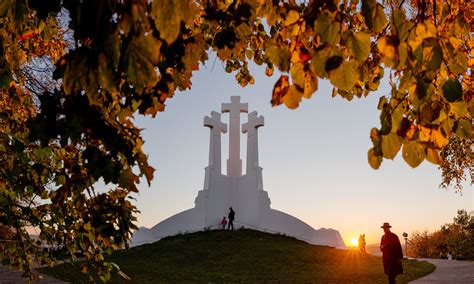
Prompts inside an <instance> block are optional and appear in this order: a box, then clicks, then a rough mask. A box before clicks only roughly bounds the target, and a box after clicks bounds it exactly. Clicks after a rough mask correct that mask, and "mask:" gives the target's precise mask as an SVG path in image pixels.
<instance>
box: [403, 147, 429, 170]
mask: <svg viewBox="0 0 474 284" xmlns="http://www.w3.org/2000/svg"><path fill="white" fill-rule="evenodd" d="M425 148H426V146H425V145H423V144H421V143H418V142H417V141H409V142H407V143H406V144H405V145H403V150H402V152H403V159H404V160H405V162H407V164H408V165H410V166H411V167H412V168H416V167H418V166H419V165H420V164H421V162H423V160H424V159H425V157H426V153H425V150H426V149H425Z"/></svg>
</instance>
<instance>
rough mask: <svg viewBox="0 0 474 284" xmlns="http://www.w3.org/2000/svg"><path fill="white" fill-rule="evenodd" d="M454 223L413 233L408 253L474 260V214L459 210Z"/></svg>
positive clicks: (409, 241) (420, 255)
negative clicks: (435, 229)
mask: <svg viewBox="0 0 474 284" xmlns="http://www.w3.org/2000/svg"><path fill="white" fill-rule="evenodd" d="M453 221H454V222H453V223H449V224H445V225H443V226H441V229H440V230H437V231H435V232H433V233H429V232H428V231H423V232H416V233H413V234H412V235H411V236H410V237H409V240H408V255H409V256H411V257H419V258H421V257H429V258H447V255H448V253H449V254H451V255H452V257H453V259H458V260H474V216H472V212H471V215H469V214H468V213H467V211H466V210H458V214H457V216H456V217H454V218H453Z"/></svg>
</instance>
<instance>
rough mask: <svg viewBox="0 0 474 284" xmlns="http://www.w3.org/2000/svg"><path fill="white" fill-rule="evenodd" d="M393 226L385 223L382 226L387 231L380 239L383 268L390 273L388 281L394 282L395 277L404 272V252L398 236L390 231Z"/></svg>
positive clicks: (392, 283)
mask: <svg viewBox="0 0 474 284" xmlns="http://www.w3.org/2000/svg"><path fill="white" fill-rule="evenodd" d="M391 227H392V226H390V224H389V223H383V226H382V227H380V228H382V229H383V231H384V233H385V234H384V235H383V236H382V240H381V241H380V250H381V251H382V259H383V269H384V271H385V274H387V275H388V283H390V284H394V283H395V277H397V275H399V274H403V267H402V259H403V252H402V245H401V244H400V240H399V239H398V236H397V235H395V234H394V233H392V232H390V228H391Z"/></svg>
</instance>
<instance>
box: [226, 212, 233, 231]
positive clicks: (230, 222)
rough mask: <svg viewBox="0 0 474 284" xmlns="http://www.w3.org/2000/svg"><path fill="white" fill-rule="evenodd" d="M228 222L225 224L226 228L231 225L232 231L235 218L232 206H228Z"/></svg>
mask: <svg viewBox="0 0 474 284" xmlns="http://www.w3.org/2000/svg"><path fill="white" fill-rule="evenodd" d="M227 217H229V223H228V224H227V229H228V230H229V229H230V228H231V227H232V231H233V230H234V219H235V211H234V210H233V209H232V207H230V208H229V215H228V216H227Z"/></svg>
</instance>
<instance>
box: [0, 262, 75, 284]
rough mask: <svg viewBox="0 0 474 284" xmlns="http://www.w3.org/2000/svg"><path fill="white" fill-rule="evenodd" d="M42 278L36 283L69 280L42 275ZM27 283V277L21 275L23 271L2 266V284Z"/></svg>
mask: <svg viewBox="0 0 474 284" xmlns="http://www.w3.org/2000/svg"><path fill="white" fill-rule="evenodd" d="M41 276H42V277H43V278H42V279H41V280H37V281H34V282H33V283H35V284H64V283H67V282H64V281H61V280H58V279H55V278H52V277H49V276H45V275H41ZM19 283H27V282H26V280H25V278H23V277H21V272H18V271H15V270H10V269H8V268H6V267H3V266H0V284H19Z"/></svg>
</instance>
